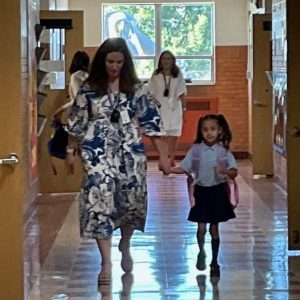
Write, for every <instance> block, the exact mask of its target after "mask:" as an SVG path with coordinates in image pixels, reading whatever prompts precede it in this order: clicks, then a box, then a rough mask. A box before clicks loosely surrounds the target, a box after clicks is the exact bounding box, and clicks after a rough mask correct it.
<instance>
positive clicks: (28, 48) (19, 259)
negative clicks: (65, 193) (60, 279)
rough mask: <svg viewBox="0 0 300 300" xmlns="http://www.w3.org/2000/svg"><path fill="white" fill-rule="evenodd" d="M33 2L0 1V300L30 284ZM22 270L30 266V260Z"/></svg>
mask: <svg viewBox="0 0 300 300" xmlns="http://www.w3.org/2000/svg"><path fill="white" fill-rule="evenodd" d="M37 1H38V0H37ZM37 1H34V0H31V1H1V10H0V40H1V47H0V66H1V70H0V82H1V88H0V120H1V126H0V141H1V142H0V241H1V245H0V293H1V296H0V298H1V299H3V300H4V299H7V300H8V299H13V300H23V299H25V298H26V288H29V285H30V283H29V281H26V280H24V271H23V269H24V268H23V265H24V259H25V255H24V256H23V216H24V214H25V213H26V210H27V209H28V207H29V206H30V204H31V203H32V202H33V200H34V199H35V196H36V190H37V173H36V170H37V169H36V160H35V157H36V155H35V150H36V148H35V145H36V143H35V141H36V139H35V137H36V125H37V124H36V121H37V120H36V117H35V111H34V104H35V102H36V98H35V90H36V81H35V57H34V55H35V52H34V49H35V45H36V40H35V32H34V24H36V22H37V19H38V11H37V10H36V9H37V7H38V5H37ZM26 265H27V266H30V267H32V266H31V265H30V262H29V261H27V263H26ZM28 275H30V271H29V272H28ZM24 282H26V283H28V284H24Z"/></svg>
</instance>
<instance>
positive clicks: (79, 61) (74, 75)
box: [53, 51, 90, 120]
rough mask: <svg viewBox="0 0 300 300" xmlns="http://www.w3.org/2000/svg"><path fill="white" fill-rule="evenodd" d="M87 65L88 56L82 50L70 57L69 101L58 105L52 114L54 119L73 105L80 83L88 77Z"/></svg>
mask: <svg viewBox="0 0 300 300" xmlns="http://www.w3.org/2000/svg"><path fill="white" fill-rule="evenodd" d="M89 65H90V58H89V56H88V54H87V53H86V52H84V51H77V52H76V53H75V54H74V56H73V59H72V62H71V66H70V69H69V72H70V74H71V76H70V83H69V87H68V92H69V97H70V101H69V102H68V103H66V104H64V105H63V106H61V107H59V108H58V109H57V110H56V111H55V112H54V114H53V117H54V119H56V120H57V118H59V119H60V116H61V113H62V112H64V111H65V110H66V109H68V108H70V107H71V106H72V105H73V102H74V99H75V97H76V95H77V92H78V90H79V88H80V87H81V85H82V83H83V82H84V81H85V80H86V79H87V78H88V76H89V73H88V70H89Z"/></svg>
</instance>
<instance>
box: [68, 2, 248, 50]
mask: <svg viewBox="0 0 300 300" xmlns="http://www.w3.org/2000/svg"><path fill="white" fill-rule="evenodd" d="M105 2H106V3H108V2H114V3H115V2H117V3H119V2H120V1H118V0H111V1H109V0H107V1H105ZM123 2H126V1H125V0H124V1H123ZM133 2H134V1H132V0H131V1H127V3H133ZM136 2H138V3H142V2H146V3H147V2H151V3H153V2H155V0H154V1H145V0H143V1H138V0H137V1H136ZM164 2H172V1H164ZM189 2H192V1H189ZM197 2H201V1H197ZM206 2H208V1H206ZM214 2H215V4H216V45H217V46H231V45H247V18H248V14H247V0H215V1H214ZM176 3H178V2H176ZM69 9H70V10H83V11H84V46H85V47H97V46H99V45H100V43H101V1H100V0H88V1H82V0H69Z"/></svg>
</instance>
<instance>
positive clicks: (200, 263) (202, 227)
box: [196, 223, 206, 271]
mask: <svg viewBox="0 0 300 300" xmlns="http://www.w3.org/2000/svg"><path fill="white" fill-rule="evenodd" d="M205 234H206V224H205V223H198V230H197V242H198V246H199V254H198V257H197V263H196V268H197V269H198V270H200V271H203V270H205V268H206V265H205V257H206V254H205V251H204V243H205Z"/></svg>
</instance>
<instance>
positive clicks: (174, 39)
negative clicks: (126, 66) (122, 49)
mask: <svg viewBox="0 0 300 300" xmlns="http://www.w3.org/2000/svg"><path fill="white" fill-rule="evenodd" d="M102 17H103V18H102V20H103V26H102V28H103V32H102V37H103V40H104V39H106V38H108V37H115V36H120V37H123V38H124V39H125V40H126V42H127V44H128V47H129V49H130V51H131V53H132V55H133V57H134V60H135V63H136V67H137V71H138V75H139V76H140V77H141V78H144V79H147V78H149V77H150V76H151V74H152V72H153V70H154V68H155V66H156V63H157V59H158V57H159V55H160V53H161V51H163V50H170V51H172V52H173V53H174V54H175V55H176V57H177V60H178V65H179V66H180V67H181V69H182V72H183V75H184V77H185V78H186V79H191V80H192V82H196V83H197V84H201V83H203V84H207V83H213V82H214V78H215V74H214V4H213V3H207V2H205V3H195V4H190V3H189V4H177V3H168V4H135V5H132V4H131V5H129V4H104V5H103V9H102Z"/></svg>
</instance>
